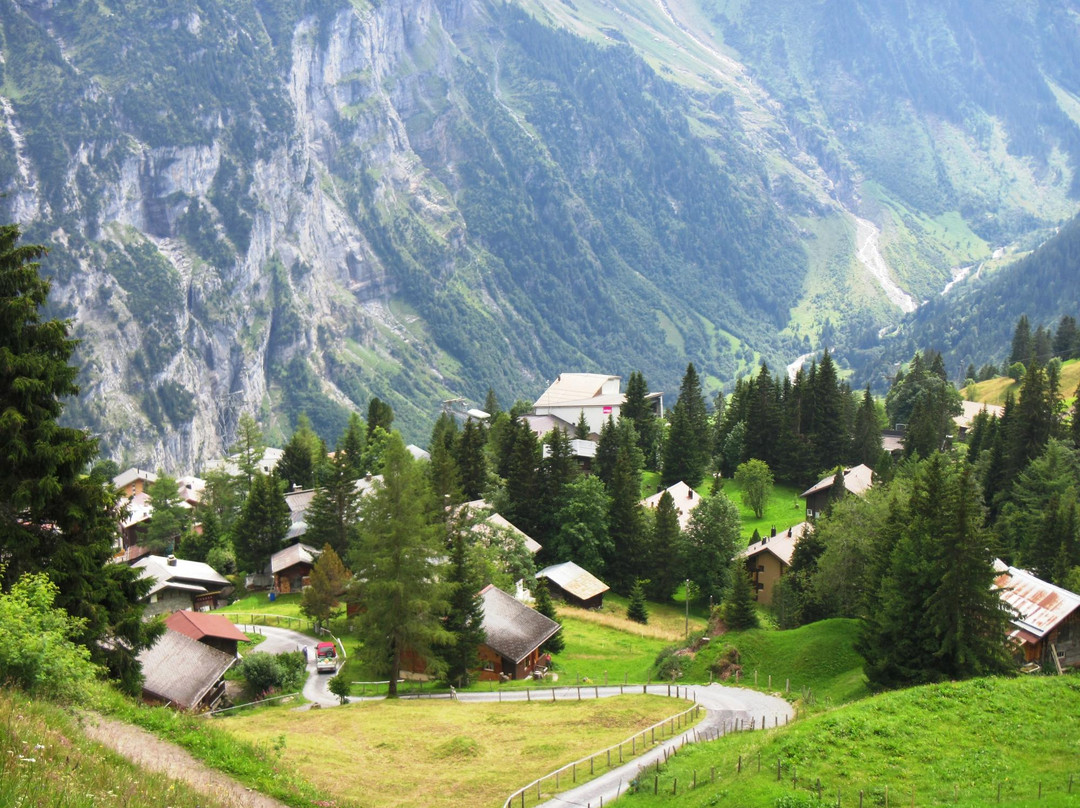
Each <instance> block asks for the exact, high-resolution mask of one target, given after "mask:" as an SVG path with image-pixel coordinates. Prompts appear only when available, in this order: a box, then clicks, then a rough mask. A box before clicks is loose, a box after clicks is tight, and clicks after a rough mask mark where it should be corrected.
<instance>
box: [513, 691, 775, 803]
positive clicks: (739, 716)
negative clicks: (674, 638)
mask: <svg viewBox="0 0 1080 808" xmlns="http://www.w3.org/2000/svg"><path fill="white" fill-rule="evenodd" d="M608 689H611V688H600V691H601V693H602V694H603V691H605V690H608ZM613 689H614V690H615V692H616V694H617V693H618V690H619V689H618V688H613ZM679 689H680V690H681V691H682V692H683V697H684V698H690V699H694V700H696V701H697V703H698V704H700V705H702V706H703V707H704V708H705V709H706V710H707V713H706V716H705V718H703V719H702V720H701V721H699V722H698V723H697V725H696V726H694V727H693V728H691V729H689V730H687V731H686V732H684V733H683V734H682V735H677V736H675V737H674V738H671V739H669V740H668V741H666V742H664V743H662V744H657V745H656V746H654V747H653V748H652V749H650V750H649V751H648V752H645V753H644V754H642V755H640V756H638V757H637V758H635V759H634V760H632V761H631V762H629V763H627V764H625V765H623V766H620V767H619V768H617V769H612V770H611V771H609V772H607V773H606V774H603V775H601V776H599V777H597V778H596V779H594V780H590V781H589V782H588V783H586V784H585V785H582V786H578V787H577V788H575V789H572V790H570V791H564V792H563V793H561V794H559V795H557V796H555V797H553V798H552V799H550V800H548V801H547V802H544V803H541V804H540V806H538V808H565V806H568V805H573V806H597V805H601V804H604V805H606V804H608V803H610V802H611V801H612V800H614V799H616V798H618V796H619V795H620V794H622V793H624V792H625V791H626V790H627V787H628V786H629V784H630V781H631V780H633V779H634V778H635V777H637V776H638V773H639V772H640V771H641V770H642V769H644V768H646V767H647V766H650V765H653V764H655V763H656V761H657V760H661V759H663V756H664V754H665V752H666V751H668V750H673V749H677V748H679V747H680V746H683V745H684V744H686V743H689V742H691V741H693V740H695V739H702V738H708V737H711V736H713V735H715V734H718V733H721V732H730V731H731V730H732V729H733V728H734V726H735V725H736V722H738V724H739V725H740V726H747V725H749V724H750V722H751V721H753V722H754V726H755V727H756V728H761V726H762V724H764V726H765V727H766V728H769V727H773V726H776V725H778V724H779V725H783V724H785V723H786V722H787V721H789V720H790V719H791V718H792V716H793V715H794V711H793V710H792V707H791V705H790V704H788V703H787V702H786V701H784V700H783V699H781V698H778V697H777V696H769V695H766V694H765V693H759V692H758V691H756V690H747V689H746V688H742V687H724V686H723V685H718V684H711V685H701V686H691V687H685V688H679ZM628 692H629V691H628ZM649 693H660V694H662V695H667V689H666V686H660V685H653V686H652V687H650V688H649ZM604 695H611V694H604ZM672 695H673V696H674V695H675V693H674V691H673V692H672ZM522 785H525V784H524V783H522ZM601 801H602V802H601Z"/></svg>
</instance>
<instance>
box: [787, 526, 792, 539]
mask: <svg viewBox="0 0 1080 808" xmlns="http://www.w3.org/2000/svg"><path fill="white" fill-rule="evenodd" d="M787 537H788V538H789V539H790V538H791V528H790V527H789V528H788V529H787Z"/></svg>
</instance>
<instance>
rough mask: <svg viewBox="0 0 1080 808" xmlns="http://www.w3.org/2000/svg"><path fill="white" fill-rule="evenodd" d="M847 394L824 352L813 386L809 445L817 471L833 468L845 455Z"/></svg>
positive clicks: (847, 433)
mask: <svg viewBox="0 0 1080 808" xmlns="http://www.w3.org/2000/svg"><path fill="white" fill-rule="evenodd" d="M846 398H847V393H846V392H845V389H844V388H843V387H842V386H841V384H840V382H839V380H838V378H837V375H836V365H835V364H834V363H833V361H832V357H831V356H830V355H829V352H828V351H827V350H826V351H825V353H824V354H823V355H822V357H821V363H820V364H819V365H818V369H817V376H816V377H815V382H814V430H813V432H812V433H811V444H812V445H813V450H814V460H815V462H816V464H817V467H818V468H819V469H828V468H835V467H836V466H837V465H838V464H841V463H843V462H844V458H845V456H846V455H847V448H848V443H849V435H850V431H849V429H848V422H847V421H846V419H845V409H844V408H845V403H846V402H845V399H846Z"/></svg>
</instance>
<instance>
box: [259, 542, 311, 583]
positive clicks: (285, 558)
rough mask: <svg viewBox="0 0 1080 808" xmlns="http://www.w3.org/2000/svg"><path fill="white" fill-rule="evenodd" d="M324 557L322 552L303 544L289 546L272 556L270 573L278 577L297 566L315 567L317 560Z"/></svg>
mask: <svg viewBox="0 0 1080 808" xmlns="http://www.w3.org/2000/svg"><path fill="white" fill-rule="evenodd" d="M320 555H322V550H316V549H315V548H314V547H312V546H311V545H308V544H304V543H303V542H297V543H296V544H292V545H289V546H288V547H286V548H285V549H284V550H278V551H277V552H276V553H274V554H273V555H272V556H270V571H271V572H272V573H274V575H277V574H278V573H279V572H282V571H283V570H287V569H289V568H290V567H295V566H296V565H297V564H309V565H314V563H315V559H316V558H318V557H319V556H320Z"/></svg>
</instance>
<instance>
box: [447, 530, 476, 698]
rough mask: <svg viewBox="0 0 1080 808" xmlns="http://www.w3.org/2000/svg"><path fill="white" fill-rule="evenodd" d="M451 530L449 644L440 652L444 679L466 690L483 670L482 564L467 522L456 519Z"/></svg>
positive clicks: (448, 576) (448, 579)
mask: <svg viewBox="0 0 1080 808" xmlns="http://www.w3.org/2000/svg"><path fill="white" fill-rule="evenodd" d="M448 527H449V529H450V537H449V544H450V559H449V564H448V569H447V572H446V584H447V589H448V592H447V595H446V599H447V603H448V607H447V612H446V620H445V622H444V627H445V628H446V630H447V631H448V632H449V633H450V641H449V642H448V643H447V644H446V645H445V646H444V647H443V649H442V651H441V652H440V656H441V657H442V660H443V663H444V664H445V666H446V672H445V674H444V676H445V677H446V681H447V682H448V683H450V684H451V685H453V686H454V687H466V686H467V685H468V684H469V681H470V679H471V676H472V672H473V671H474V670H476V669H477V668H479V667H480V657H479V653H478V651H479V647H480V644H481V643H482V642H484V640H485V634H484V602H483V599H482V598H481V597H480V589H481V587H482V582H481V580H480V576H479V574H478V572H479V565H478V563H477V561H476V559H475V558H474V557H473V555H474V553H473V552H472V549H471V548H470V545H469V542H468V540H467V539H468V536H469V531H470V528H471V527H472V525H471V524H469V520H468V519H454V520H451V522H450V523H449V524H448Z"/></svg>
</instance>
